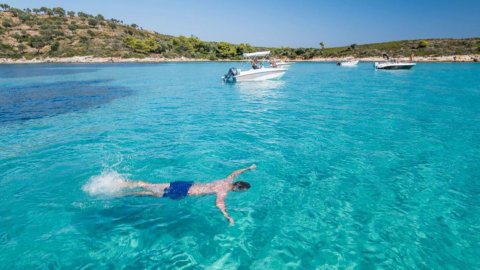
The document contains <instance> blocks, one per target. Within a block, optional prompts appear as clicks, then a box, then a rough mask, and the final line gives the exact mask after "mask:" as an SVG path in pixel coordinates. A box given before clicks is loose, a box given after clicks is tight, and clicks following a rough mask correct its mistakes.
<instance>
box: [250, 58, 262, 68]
mask: <svg viewBox="0 0 480 270" xmlns="http://www.w3.org/2000/svg"><path fill="white" fill-rule="evenodd" d="M261 67H262V65H261V64H260V62H259V61H258V58H257V57H255V58H253V60H252V68H253V69H260V68H261Z"/></svg>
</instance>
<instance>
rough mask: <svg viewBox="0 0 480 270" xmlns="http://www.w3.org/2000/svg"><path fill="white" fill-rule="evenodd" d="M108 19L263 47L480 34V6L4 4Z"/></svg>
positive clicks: (408, 1)
mask: <svg viewBox="0 0 480 270" xmlns="http://www.w3.org/2000/svg"><path fill="white" fill-rule="evenodd" d="M0 2H3V3H7V4H9V5H11V6H14V7H18V8H27V7H30V8H34V7H41V6H47V7H55V6H60V7H63V8H65V9H66V10H73V11H84V12H86V13H90V14H94V15H96V14H102V15H104V16H105V17H107V18H116V19H119V20H123V21H124V22H126V23H136V24H138V25H140V26H141V27H143V28H145V29H150V30H154V31H157V32H160V33H165V34H171V35H195V36H197V37H199V38H201V39H203V40H210V41H228V42H233V43H241V42H248V43H250V44H252V45H258V46H291V47H318V43H319V42H320V41H323V42H324V43H325V45H326V46H327V47H333V46H342V45H350V44H352V43H357V44H364V43H371V42H382V41H391V40H403V39H420V38H436V37H438V38H440V37H441V38H446V37H451V38H464V37H479V36H480V15H479V11H480V0H457V1H453V0H416V1H413V0H336V1H334V0H331V1H324V0H316V1H315V0H311V1H310V0H304V1H302V0H297V1H294V0H291V1H290V0H289V1H282V0H277V1H272V0H263V1H259V0H257V1H253V0H237V1H235V0H233V1H232V0H221V1H220V0H217V1H213V0H169V1H167V0H136V1H121V0H95V1H94V0H82V1H72V0H44V1H38V0H37V1H34V0H15V1H8V0H0Z"/></svg>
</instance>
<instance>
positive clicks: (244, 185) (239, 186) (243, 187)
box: [232, 181, 250, 191]
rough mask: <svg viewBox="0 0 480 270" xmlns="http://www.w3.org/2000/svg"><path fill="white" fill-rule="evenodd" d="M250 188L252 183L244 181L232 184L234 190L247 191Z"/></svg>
mask: <svg viewBox="0 0 480 270" xmlns="http://www.w3.org/2000/svg"><path fill="white" fill-rule="evenodd" d="M249 188H250V184H249V183H247V182H243V181H237V182H234V183H233V185H232V191H246V190H247V189H249Z"/></svg>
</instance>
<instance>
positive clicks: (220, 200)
mask: <svg viewBox="0 0 480 270" xmlns="http://www.w3.org/2000/svg"><path fill="white" fill-rule="evenodd" d="M225 197H226V195H225V194H217V199H216V200H215V205H216V206H217V208H218V209H220V212H222V214H223V216H224V217H225V218H226V219H227V220H228V222H230V225H233V218H231V217H230V216H229V215H228V212H227V208H226V207H225Z"/></svg>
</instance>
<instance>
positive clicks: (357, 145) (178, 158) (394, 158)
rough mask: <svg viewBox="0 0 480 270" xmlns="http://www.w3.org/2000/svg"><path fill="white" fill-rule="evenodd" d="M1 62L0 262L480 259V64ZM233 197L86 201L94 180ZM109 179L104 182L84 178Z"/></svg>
mask: <svg viewBox="0 0 480 270" xmlns="http://www.w3.org/2000/svg"><path fill="white" fill-rule="evenodd" d="M235 65H239V63H162V64H96V65H88V64H85V65H66V64H65V65H62V64H57V65H53V64H52V65H49V64H41V65H3V66H0V268H1V269H204V268H207V269H480V259H479V258H480V65H479V64H473V63H472V64H460V63H458V64H457V63H456V64H454V63H437V64H427V63H420V64H418V65H417V66H416V67H415V68H414V69H413V70H409V71H404V70H400V71H376V70H374V69H373V67H372V64H371V63H362V64H360V65H359V66H358V67H357V68H341V67H337V66H335V65H334V64H333V63H297V64H294V65H293V66H292V67H291V69H290V70H289V71H288V72H287V74H286V75H285V76H284V77H283V78H282V79H281V80H278V81H270V82H258V83H255V82H254V83H238V84H223V83H222V82H221V80H220V77H221V76H222V75H223V74H224V73H226V72H227V70H228V68H229V67H231V66H235ZM252 163H255V164H257V166H258V167H257V169H256V170H255V171H252V172H247V173H245V174H243V175H242V176H241V177H240V179H241V180H244V181H248V182H250V183H251V184H252V188H251V189H250V190H249V191H248V192H244V193H235V194H230V195H229V196H228V197H227V201H226V203H227V208H228V210H229V212H230V214H231V216H232V217H233V218H234V219H235V225H234V226H229V225H228V222H227V221H226V220H225V219H223V217H222V215H221V214H220V213H219V211H218V210H217V209H216V208H215V205H214V197H198V198H186V199H184V200H180V201H173V200H168V199H162V198H148V197H118V196H108V195H95V194H90V193H89V192H87V191H88V190H87V189H86V188H85V186H86V185H87V184H88V183H90V182H89V181H91V180H92V179H102V180H103V181H104V182H105V183H107V184H108V185H110V186H107V187H111V188H114V187H115V183H117V182H118V181H121V180H122V179H130V180H132V179H133V180H136V179H142V180H146V181H151V182H156V183H161V182H169V181H175V180H192V181H198V182H207V181H210V180H213V179H218V178H221V177H225V176H226V175H228V174H229V173H230V172H231V171H233V170H235V169H238V168H242V167H246V166H249V165H250V164H252ZM98 188H105V187H98Z"/></svg>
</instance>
